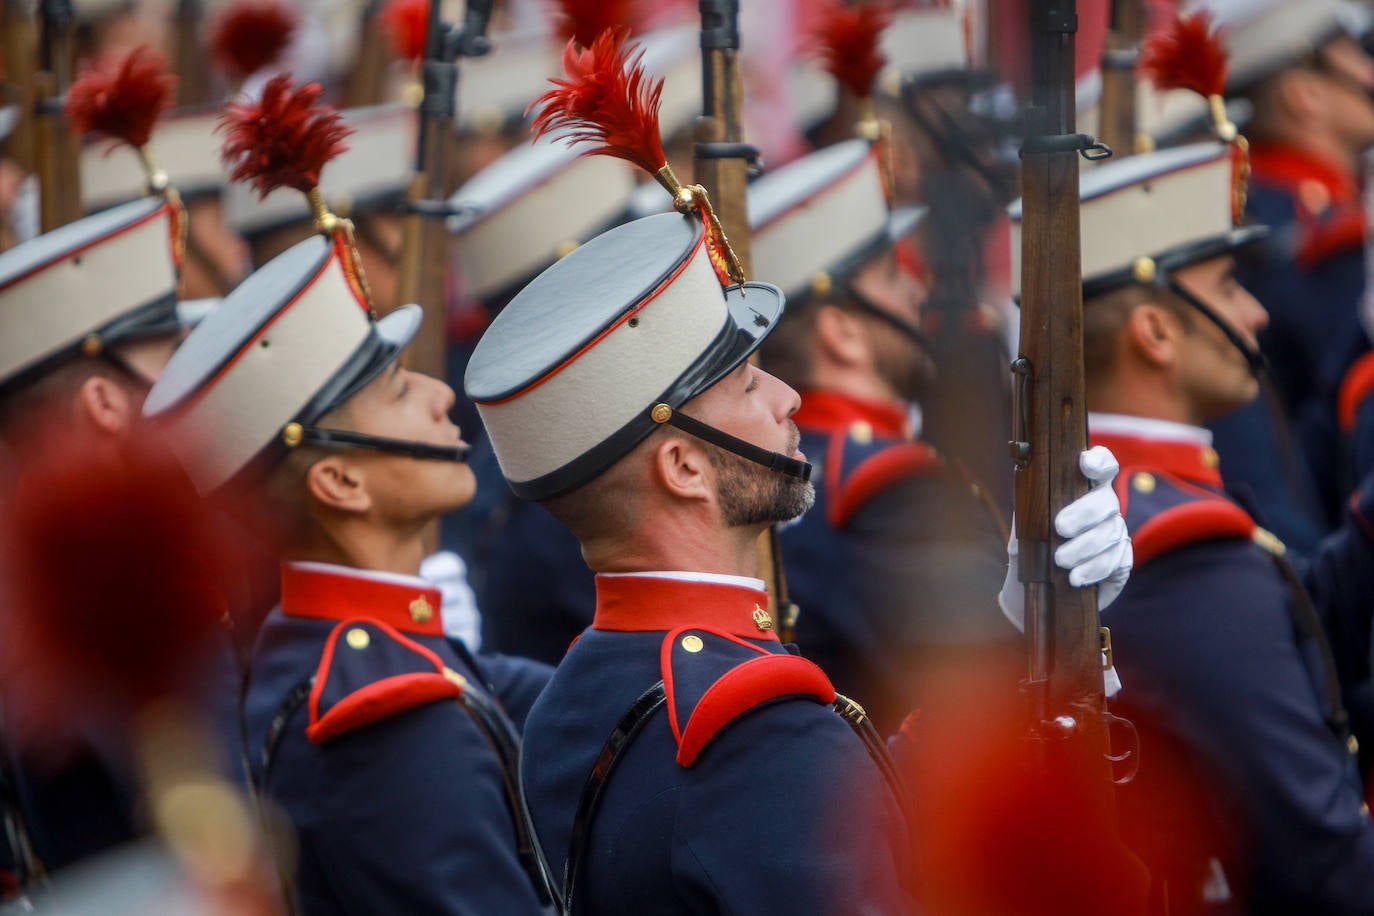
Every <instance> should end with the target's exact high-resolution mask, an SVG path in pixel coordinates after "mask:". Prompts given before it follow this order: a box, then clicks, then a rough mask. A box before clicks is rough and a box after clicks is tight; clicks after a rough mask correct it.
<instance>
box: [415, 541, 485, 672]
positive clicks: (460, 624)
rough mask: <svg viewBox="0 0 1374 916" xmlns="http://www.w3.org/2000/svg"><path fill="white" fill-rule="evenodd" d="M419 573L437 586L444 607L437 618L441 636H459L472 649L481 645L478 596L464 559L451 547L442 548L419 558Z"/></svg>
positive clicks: (457, 637)
mask: <svg viewBox="0 0 1374 916" xmlns="http://www.w3.org/2000/svg"><path fill="white" fill-rule="evenodd" d="M420 576H421V577H422V578H425V579H428V580H429V581H430V582H432V583H433V584H434V585H435V586H437V587H438V589H439V594H440V595H441V596H442V600H443V603H444V604H443V608H442V609H441V610H440V619H442V620H443V624H444V635H445V636H447V637H449V638H450V639H461V640H462V641H463V642H464V643H465V644H466V645H467V647H468V649H470V650H471V651H473V652H476V651H478V650H479V649H481V648H482V612H481V611H480V610H479V609H478V608H477V596H476V595H474V594H473V591H472V586H470V585H468V568H467V564H466V563H464V562H463V558H462V557H460V556H458V554H456V553H454V552H453V551H451V550H441V551H439V552H438V553H433V554H430V555H429V556H427V557H425V558H424V559H423V560H421V561H420Z"/></svg>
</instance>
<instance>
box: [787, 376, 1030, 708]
mask: <svg viewBox="0 0 1374 916" xmlns="http://www.w3.org/2000/svg"><path fill="white" fill-rule="evenodd" d="M793 419H794V420H795V421H796V423H797V425H798V427H799V428H800V429H801V434H802V438H801V449H802V451H803V452H805V453H806V456H807V460H809V461H811V462H812V464H813V466H814V468H815V471H814V473H813V474H812V482H813V483H814V484H815V487H816V503H815V505H814V506H812V508H811V509H810V510H809V511H808V512H807V513H806V515H804V516H803V517H802V518H801V520H800V521H798V522H797V523H796V524H794V525H790V526H787V527H785V528H784V529H783V532H782V537H781V541H782V555H783V561H784V563H785V568H786V570H787V584H788V589H789V592H790V597H791V598H792V600H793V601H795V602H796V603H797V606H798V607H799V608H800V609H801V614H800V616H799V617H798V619H797V628H796V640H797V645H798V646H799V647H800V649H801V651H802V654H803V655H804V656H805V657H806V658H809V659H811V660H812V661H814V662H816V664H818V665H820V666H821V668H823V669H824V670H825V672H826V674H828V675H829V676H830V679H831V681H833V682H834V684H835V688H836V689H837V690H839V691H840V692H841V693H843V694H845V695H846V696H850V697H854V698H855V699H857V700H859V701H861V702H862V703H863V704H864V707H865V708H866V709H867V710H868V711H869V713H870V714H871V715H872V716H873V718H874V721H875V722H876V723H877V724H878V728H879V730H880V731H881V732H883V733H884V734H891V733H892V732H894V731H896V729H897V726H898V725H899V723H900V722H901V721H902V719H903V718H904V717H905V716H906V715H907V713H908V712H910V711H911V710H912V709H913V708H916V707H917V706H920V705H922V703H923V702H924V701H925V699H926V698H925V697H924V696H923V695H922V691H921V689H920V688H921V685H922V673H923V672H928V671H929V669H930V665H931V664H932V663H933V662H935V661H936V660H937V659H950V658H952V657H956V656H959V655H961V654H963V653H974V654H975V655H981V653H985V652H987V651H990V647H991V646H995V647H997V648H999V649H1001V650H1002V651H1003V652H1006V653H1014V654H1015V655H1017V657H1018V658H1019V656H1020V654H1021V653H1022V651H1023V650H1022V648H1021V646H1022V639H1021V635H1020V634H1019V633H1018V632H1017V631H1016V630H1015V629H1014V628H1013V627H1012V626H1011V625H1010V624H1009V623H1008V622H1007V620H1006V618H1005V617H1003V616H1002V613H1001V612H1000V611H999V610H998V608H997V588H998V586H999V585H1000V583H1001V581H1002V577H1003V574H1004V573H1005V572H1006V564H1007V554H1006V540H1007V536H1006V533H1005V531H1003V530H1002V528H1001V520H1000V517H999V515H998V512H997V509H996V508H995V507H993V506H991V505H989V504H988V500H987V497H986V495H985V494H983V493H982V492H980V490H981V487H980V485H979V484H978V483H977V482H975V481H973V480H972V479H970V478H969V477H967V476H966V475H963V474H961V473H960V472H958V471H957V470H955V469H953V468H951V467H950V466H949V465H947V464H946V463H945V462H944V461H942V460H941V458H940V456H939V455H938V454H936V452H935V450H934V449H932V448H931V447H930V446H928V445H926V444H924V443H922V442H919V441H915V440H914V439H913V438H912V437H911V436H910V435H909V434H908V432H907V430H906V425H907V424H906V417H905V414H904V411H903V410H902V409H901V407H900V405H895V404H884V403H875V402H872V401H863V400H859V399H856V398H852V397H846V396H844V395H840V394H837V393H835V392H829V391H816V390H809V391H806V392H803V395H802V407H801V409H800V410H798V411H797V413H796V414H795V415H794V417H793ZM984 660H986V658H984ZM1018 667H1019V665H1018Z"/></svg>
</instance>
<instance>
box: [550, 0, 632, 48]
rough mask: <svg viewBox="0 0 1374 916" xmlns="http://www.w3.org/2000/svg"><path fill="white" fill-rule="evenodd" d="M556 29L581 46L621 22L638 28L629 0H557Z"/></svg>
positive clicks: (587, 45)
mask: <svg viewBox="0 0 1374 916" xmlns="http://www.w3.org/2000/svg"><path fill="white" fill-rule="evenodd" d="M556 5H557V7H558V14H559V31H560V32H561V33H562V35H563V37H564V38H566V39H567V40H568V41H573V42H576V43H577V44H579V45H581V46H582V47H584V48H590V47H591V46H592V43H593V42H594V41H596V39H597V38H598V37H599V36H600V35H601V34H602V33H603V32H607V31H609V30H611V29H614V28H617V27H620V26H624V27H627V28H629V29H630V30H631V31H636V30H637V29H638V23H637V22H636V20H635V18H634V17H633V12H634V3H633V0H557V4H556Z"/></svg>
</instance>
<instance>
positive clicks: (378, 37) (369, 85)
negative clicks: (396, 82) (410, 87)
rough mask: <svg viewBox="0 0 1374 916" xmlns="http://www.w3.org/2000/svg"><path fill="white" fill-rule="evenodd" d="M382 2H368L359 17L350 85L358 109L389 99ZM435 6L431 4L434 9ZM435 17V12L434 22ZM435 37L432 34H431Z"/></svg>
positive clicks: (432, 16) (350, 101)
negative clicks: (355, 52) (381, 15)
mask: <svg viewBox="0 0 1374 916" xmlns="http://www.w3.org/2000/svg"><path fill="white" fill-rule="evenodd" d="M382 5H383V4H382V2H381V0H368V2H367V3H366V4H364V5H363V9H362V13H361V14H360V15H359V21H358V25H359V31H360V33H361V34H360V36H359V40H358V59H357V60H356V61H355V62H354V66H353V75H352V77H351V78H350V79H349V81H348V103H349V104H350V105H352V106H354V107H357V106H362V105H376V104H378V103H380V102H382V101H383V97H384V96H385V95H386V77H387V63H388V62H389V60H390V56H389V55H388V54H387V46H386V37H385V35H383V33H382V32H383V30H382V23H381V17H380V16H379V15H378V14H379V13H380V12H381V11H382ZM433 5H434V4H431V6H433ZM433 21H434V15H433V13H432V12H431V14H430V22H431V24H433ZM430 34H431V35H432V34H433V33H432V32H431V33H430Z"/></svg>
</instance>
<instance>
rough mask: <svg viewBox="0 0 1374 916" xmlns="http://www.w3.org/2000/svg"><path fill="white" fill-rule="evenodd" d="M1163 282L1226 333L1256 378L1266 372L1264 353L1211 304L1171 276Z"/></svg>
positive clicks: (1266, 362)
mask: <svg viewBox="0 0 1374 916" xmlns="http://www.w3.org/2000/svg"><path fill="white" fill-rule="evenodd" d="M1165 282H1166V283H1167V284H1168V288H1169V291H1170V292H1172V293H1173V294H1174V295H1175V296H1177V297H1178V298H1180V299H1182V300H1183V301H1184V302H1186V303H1188V304H1189V305H1190V306H1192V307H1193V308H1194V309H1195V310H1197V311H1198V312H1200V313H1201V314H1202V316H1203V317H1204V318H1206V319H1207V320H1208V321H1210V322H1212V324H1214V325H1216V326H1217V327H1218V328H1219V329H1220V330H1221V333H1223V334H1225V335H1226V339H1227V340H1229V341H1231V344H1232V346H1234V347H1235V348H1236V349H1237V350H1239V351H1240V353H1241V355H1242V356H1244V357H1245V361H1246V362H1247V363H1249V364H1250V372H1251V373H1252V374H1253V375H1254V376H1255V377H1256V378H1259V377H1260V376H1262V375H1264V374H1266V373H1268V371H1269V360H1268V359H1267V358H1266V357H1265V355H1264V354H1263V353H1261V352H1260V351H1259V350H1256V349H1255V348H1254V347H1252V346H1250V345H1249V344H1248V343H1246V342H1245V339H1244V338H1242V337H1241V336H1240V334H1238V333H1237V332H1236V330H1235V328H1233V327H1231V326H1230V325H1229V324H1227V323H1226V322H1225V321H1224V320H1222V317H1221V316H1220V315H1218V314H1217V313H1216V312H1215V311H1213V310H1212V307H1211V306H1209V305H1208V304H1207V303H1205V302H1203V301H1202V300H1201V299H1199V298H1198V297H1197V296H1194V295H1193V294H1192V293H1191V292H1189V291H1188V290H1187V289H1186V288H1185V287H1184V286H1183V284H1182V283H1179V282H1178V281H1177V280H1175V279H1173V278H1172V277H1170V278H1168V280H1166V281H1165Z"/></svg>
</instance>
